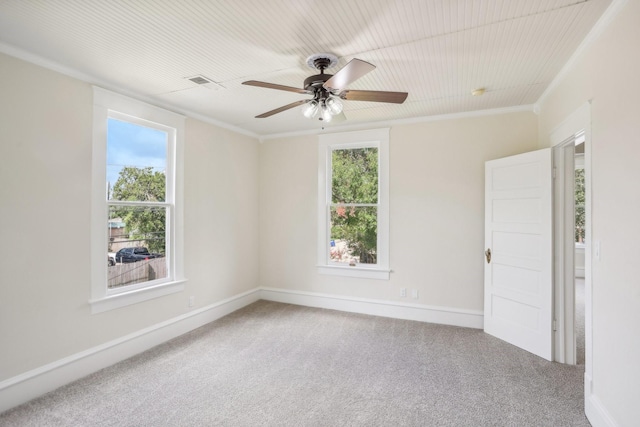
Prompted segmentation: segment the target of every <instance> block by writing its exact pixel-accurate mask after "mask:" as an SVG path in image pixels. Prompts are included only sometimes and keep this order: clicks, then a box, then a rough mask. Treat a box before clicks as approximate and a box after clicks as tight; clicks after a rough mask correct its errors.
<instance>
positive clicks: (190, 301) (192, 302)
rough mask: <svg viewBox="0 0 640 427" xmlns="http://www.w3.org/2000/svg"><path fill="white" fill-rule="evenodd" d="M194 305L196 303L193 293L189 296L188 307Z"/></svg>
mask: <svg viewBox="0 0 640 427" xmlns="http://www.w3.org/2000/svg"><path fill="white" fill-rule="evenodd" d="M194 305H196V297H194V296H193V295H191V296H190V297H189V307H193V306H194Z"/></svg>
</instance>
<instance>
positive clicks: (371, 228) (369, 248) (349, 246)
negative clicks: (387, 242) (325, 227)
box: [330, 205, 378, 264]
mask: <svg viewBox="0 0 640 427" xmlns="http://www.w3.org/2000/svg"><path fill="white" fill-rule="evenodd" d="M377 211H378V208H377V207H375V206H344V205H335V206H332V207H331V208H330V214H331V237H330V240H331V242H330V243H331V245H330V257H331V261H333V262H339V263H345V264H349V263H350V262H352V260H355V262H357V263H361V264H376V263H377V241H378V216H377V214H378V212H377Z"/></svg>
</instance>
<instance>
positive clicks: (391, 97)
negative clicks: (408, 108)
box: [340, 90, 409, 104]
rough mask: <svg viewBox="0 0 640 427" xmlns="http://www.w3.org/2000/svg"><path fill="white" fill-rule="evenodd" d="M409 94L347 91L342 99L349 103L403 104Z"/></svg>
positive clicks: (343, 93)
mask: <svg viewBox="0 0 640 427" xmlns="http://www.w3.org/2000/svg"><path fill="white" fill-rule="evenodd" d="M408 95H409V94H408V93H407V92H383V91H379V90H345V91H343V92H342V93H340V98H342V99H346V100H348V101H370V102H391V103H393V104H402V103H403V102H404V100H405V99H407V96H408Z"/></svg>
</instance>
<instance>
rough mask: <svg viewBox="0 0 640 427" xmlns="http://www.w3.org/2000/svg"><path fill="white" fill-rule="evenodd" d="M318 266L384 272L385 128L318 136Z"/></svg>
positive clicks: (340, 271)
mask: <svg viewBox="0 0 640 427" xmlns="http://www.w3.org/2000/svg"><path fill="white" fill-rule="evenodd" d="M318 156H319V163H318V172H319V173H318V176H319V179H318V268H319V272H320V273H323V274H333V275H344V276H353V277H365V278H375V279H388V278H389V178H388V177H389V130H388V129H375V130H369V131H359V132H347V133H338V134H328V135H321V136H320V143H319V153H318Z"/></svg>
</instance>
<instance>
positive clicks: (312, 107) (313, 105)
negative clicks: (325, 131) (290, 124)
mask: <svg viewBox="0 0 640 427" xmlns="http://www.w3.org/2000/svg"><path fill="white" fill-rule="evenodd" d="M302 114H303V115H304V116H305V117H306V118H307V119H312V118H314V117H315V116H316V115H317V114H318V101H316V100H315V99H312V100H311V101H309V102H307V103H306V104H304V105H303V106H302Z"/></svg>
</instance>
